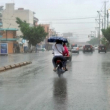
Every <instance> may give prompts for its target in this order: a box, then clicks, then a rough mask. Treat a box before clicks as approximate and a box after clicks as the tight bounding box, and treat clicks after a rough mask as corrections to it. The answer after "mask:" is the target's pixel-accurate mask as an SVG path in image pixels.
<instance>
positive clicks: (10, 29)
mask: <svg viewBox="0 0 110 110" xmlns="http://www.w3.org/2000/svg"><path fill="white" fill-rule="evenodd" d="M0 31H18V29H16V28H1V29H0Z"/></svg>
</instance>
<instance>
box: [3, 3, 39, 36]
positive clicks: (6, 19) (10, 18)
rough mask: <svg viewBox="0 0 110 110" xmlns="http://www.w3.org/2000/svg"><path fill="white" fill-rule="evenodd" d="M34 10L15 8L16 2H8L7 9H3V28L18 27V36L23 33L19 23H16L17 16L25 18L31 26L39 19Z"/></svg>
mask: <svg viewBox="0 0 110 110" xmlns="http://www.w3.org/2000/svg"><path fill="white" fill-rule="evenodd" d="M34 14H35V13H34V12H33V11H30V10H28V9H27V10H26V9H24V8H18V9H15V4H14V3H7V4H6V7H5V9H4V10H3V14H2V15H3V17H2V22H3V28H16V29H18V31H17V36H20V35H22V33H21V31H20V30H19V28H18V24H17V23H16V17H18V18H20V19H21V20H23V21H24V20H25V21H26V22H27V23H29V24H30V26H33V25H35V24H37V22H38V19H37V18H36V17H34Z"/></svg>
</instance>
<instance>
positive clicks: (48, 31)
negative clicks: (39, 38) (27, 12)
mask: <svg viewBox="0 0 110 110" xmlns="http://www.w3.org/2000/svg"><path fill="white" fill-rule="evenodd" d="M39 25H40V26H42V27H44V30H45V32H46V33H48V35H47V36H46V38H45V39H44V41H43V42H42V44H41V45H43V47H45V48H46V49H47V50H48V48H49V43H48V42H47V40H48V38H49V33H50V25H49V24H39Z"/></svg>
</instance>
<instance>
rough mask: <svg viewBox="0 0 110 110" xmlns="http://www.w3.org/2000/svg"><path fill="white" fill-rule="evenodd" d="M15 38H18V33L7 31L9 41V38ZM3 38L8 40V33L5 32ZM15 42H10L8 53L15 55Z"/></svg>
mask: <svg viewBox="0 0 110 110" xmlns="http://www.w3.org/2000/svg"><path fill="white" fill-rule="evenodd" d="M15 37H16V31H7V39H8V38H15ZM2 38H6V31H4V32H3V37H2ZM4 42H5V41H4ZM13 42H14V41H9V42H8V53H9V54H12V53H13Z"/></svg>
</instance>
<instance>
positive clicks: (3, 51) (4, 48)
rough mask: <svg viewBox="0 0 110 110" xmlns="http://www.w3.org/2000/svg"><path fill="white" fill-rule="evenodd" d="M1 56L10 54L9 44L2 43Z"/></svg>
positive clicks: (0, 46)
mask: <svg viewBox="0 0 110 110" xmlns="http://www.w3.org/2000/svg"><path fill="white" fill-rule="evenodd" d="M0 54H8V44H7V43H0Z"/></svg>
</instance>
